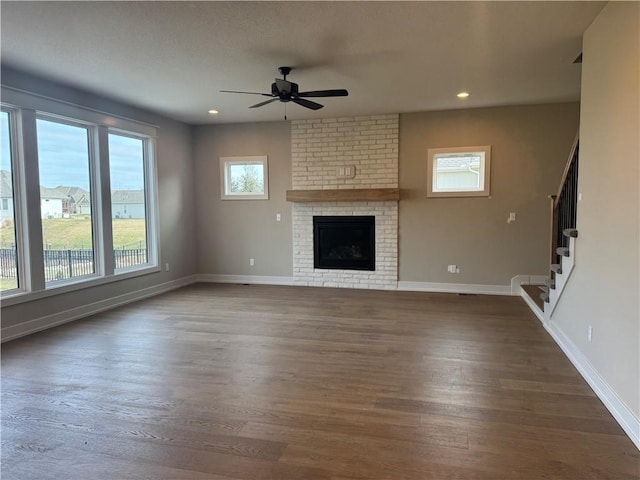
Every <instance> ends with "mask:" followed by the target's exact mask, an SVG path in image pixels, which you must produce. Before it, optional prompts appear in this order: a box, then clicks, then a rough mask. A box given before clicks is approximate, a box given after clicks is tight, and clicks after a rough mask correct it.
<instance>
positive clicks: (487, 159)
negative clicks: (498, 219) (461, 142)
mask: <svg viewBox="0 0 640 480" xmlns="http://www.w3.org/2000/svg"><path fill="white" fill-rule="evenodd" d="M455 154H480V155H481V165H482V166H481V168H482V174H481V186H480V188H479V189H464V188H459V189H437V188H435V185H434V182H435V180H436V178H437V177H436V166H437V162H436V159H437V158H438V156H440V155H442V156H451V155H455ZM490 195H491V145H481V146H471V147H449V148H430V149H428V152H427V197H435V198H437V197H449V198H450V197H489V196H490Z"/></svg>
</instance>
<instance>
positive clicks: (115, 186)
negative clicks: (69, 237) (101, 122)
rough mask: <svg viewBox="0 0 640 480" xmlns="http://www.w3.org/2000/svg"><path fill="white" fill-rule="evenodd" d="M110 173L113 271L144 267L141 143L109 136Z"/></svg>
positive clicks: (117, 136) (142, 144)
mask: <svg viewBox="0 0 640 480" xmlns="http://www.w3.org/2000/svg"><path fill="white" fill-rule="evenodd" d="M109 171H110V174H111V216H112V228H113V249H114V255H115V261H116V268H127V267H132V266H135V265H140V264H146V263H147V259H148V245H147V209H146V204H145V198H146V195H145V162H144V140H142V139H139V138H131V137H125V136H122V135H116V134H113V133H110V134H109Z"/></svg>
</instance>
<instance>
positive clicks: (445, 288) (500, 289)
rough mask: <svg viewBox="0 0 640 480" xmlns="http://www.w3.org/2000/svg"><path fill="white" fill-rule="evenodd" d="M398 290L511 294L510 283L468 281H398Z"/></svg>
mask: <svg viewBox="0 0 640 480" xmlns="http://www.w3.org/2000/svg"><path fill="white" fill-rule="evenodd" d="M398 290H403V291H408V292H441V293H474V294H478V295H511V286H510V285H474V284H470V283H434V282H398Z"/></svg>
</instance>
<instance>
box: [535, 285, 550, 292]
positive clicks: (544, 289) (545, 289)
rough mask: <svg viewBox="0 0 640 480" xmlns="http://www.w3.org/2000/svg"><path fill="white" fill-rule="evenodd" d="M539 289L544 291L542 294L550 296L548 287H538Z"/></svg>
mask: <svg viewBox="0 0 640 480" xmlns="http://www.w3.org/2000/svg"><path fill="white" fill-rule="evenodd" d="M538 288H539V289H540V290H542V293H546V294H549V287H547V286H546V285H538Z"/></svg>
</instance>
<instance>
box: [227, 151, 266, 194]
mask: <svg viewBox="0 0 640 480" xmlns="http://www.w3.org/2000/svg"><path fill="white" fill-rule="evenodd" d="M220 182H221V192H222V194H221V197H222V200H266V199H268V198H269V175H268V165H267V157H266V156H265V157H262V156H260V157H221V158H220Z"/></svg>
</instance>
